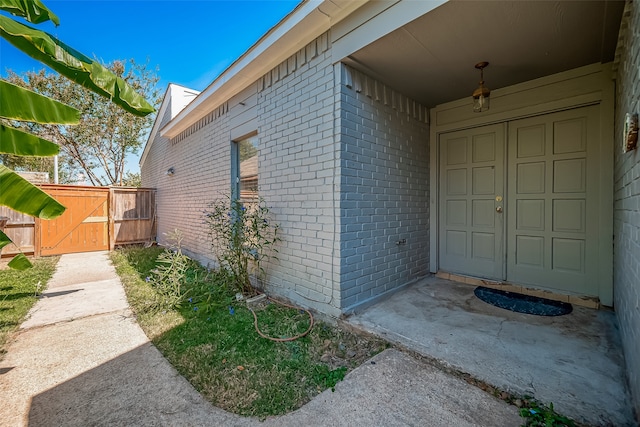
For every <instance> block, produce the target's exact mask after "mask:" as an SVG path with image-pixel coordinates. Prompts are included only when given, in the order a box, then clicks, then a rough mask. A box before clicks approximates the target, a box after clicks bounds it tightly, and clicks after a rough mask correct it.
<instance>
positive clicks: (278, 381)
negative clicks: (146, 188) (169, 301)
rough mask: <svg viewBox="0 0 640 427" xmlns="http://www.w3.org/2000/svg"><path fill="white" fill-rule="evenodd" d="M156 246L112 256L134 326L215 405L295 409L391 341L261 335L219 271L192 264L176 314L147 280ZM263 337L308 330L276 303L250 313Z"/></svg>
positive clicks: (322, 334) (261, 413) (261, 412)
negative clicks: (165, 305)
mask: <svg viewBox="0 0 640 427" xmlns="http://www.w3.org/2000/svg"><path fill="white" fill-rule="evenodd" d="M160 252H161V249H160V248H148V249H143V248H128V249H123V250H120V251H117V252H115V253H113V255H112V259H113V261H114V264H115V265H116V270H117V271H118V274H119V275H120V276H121V278H122V281H123V283H124V285H125V290H126V292H127V297H128V299H129V303H130V304H131V306H132V308H133V310H134V311H135V313H136V316H137V319H138V322H139V323H140V325H141V327H142V328H143V329H144V330H145V332H146V333H147V335H148V336H149V338H150V339H151V340H152V341H153V343H154V344H155V345H156V346H157V347H158V349H159V350H160V351H161V352H162V353H163V354H164V356H165V357H166V358H167V359H168V360H169V361H170V362H171V363H172V364H173V365H174V366H175V367H176V369H177V370H178V371H179V372H180V373H181V374H182V375H183V376H184V377H185V378H187V379H188V380H189V381H190V382H191V383H192V384H193V385H194V387H195V388H196V389H197V390H198V391H200V393H202V395H203V396H204V397H205V398H206V399H208V400H209V401H210V402H212V403H213V404H214V405H216V406H218V407H220V408H223V409H225V410H228V411H230V412H234V413H237V414H240V415H245V416H256V417H260V418H265V417H267V416H272V415H281V414H284V413H287V412H289V411H292V410H294V409H297V408H299V407H300V406H302V405H303V404H304V403H306V402H308V401H309V400H310V399H311V398H313V397H314V396H315V395H317V394H319V393H320V392H322V391H323V390H326V389H327V388H332V387H334V386H335V384H336V383H337V382H338V381H341V380H342V379H343V378H344V376H345V374H346V373H347V372H348V371H349V370H351V369H353V368H354V367H356V366H358V365H360V364H361V363H363V362H364V361H365V360H367V359H369V358H370V357H371V356H373V355H374V354H376V353H378V352H380V351H382V350H384V349H385V348H386V347H387V346H388V344H387V343H386V342H384V341H382V340H378V339H375V338H372V337H369V336H360V335H357V334H354V333H351V332H348V331H346V330H343V329H340V328H338V327H336V326H332V325H328V324H324V323H316V324H315V326H314V328H313V329H312V330H311V332H310V333H309V334H308V335H307V336H305V337H303V338H300V339H297V340H295V341H289V342H274V341H270V340H267V339H264V338H262V337H260V336H259V335H258V333H257V332H256V330H255V328H254V324H253V323H254V318H253V315H252V314H251V312H250V311H249V310H248V309H247V308H246V304H245V303H244V302H236V301H235V298H234V297H233V295H232V294H231V292H230V291H228V290H227V288H226V286H225V281H226V280H228V277H225V276H224V275H223V274H221V273H219V272H207V271H206V270H205V269H203V268H202V267H200V266H199V265H198V264H196V263H191V264H190V265H189V269H188V271H187V274H186V276H185V283H184V287H183V288H184V289H185V292H187V294H186V296H187V297H188V298H189V299H188V300H186V301H185V303H183V304H182V305H181V306H180V307H179V308H178V309H176V310H168V309H166V308H162V306H161V305H160V304H158V303H157V301H158V295H157V294H156V292H155V289H154V288H153V287H152V285H151V283H150V282H147V281H146V280H145V279H146V278H147V277H148V276H150V274H151V273H150V271H151V270H152V269H153V268H154V267H155V262H154V260H155V258H156V257H157V256H158V254H159V253H160ZM255 311H256V315H257V316H258V321H259V326H260V329H261V330H262V332H263V333H266V334H267V335H269V336H272V337H280V338H282V337H291V336H295V335H298V334H300V333H302V332H304V331H306V330H307V329H308V327H309V317H308V315H307V314H306V313H305V312H304V311H301V310H299V309H292V308H287V307H284V306H281V305H279V304H276V303H265V304H262V305H261V306H259V307H256V308H255Z"/></svg>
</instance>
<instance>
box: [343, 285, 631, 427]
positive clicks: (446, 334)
mask: <svg viewBox="0 0 640 427" xmlns="http://www.w3.org/2000/svg"><path fill="white" fill-rule="evenodd" d="M473 290H474V287H473V286H469V285H466V284H461V283H457V282H453V281H450V280H445V279H440V278H436V277H429V278H426V279H424V280H422V281H419V282H417V283H415V284H413V285H411V286H409V287H407V288H406V289H403V290H401V291H399V292H397V293H395V294H393V295H391V296H390V297H389V298H387V299H385V300H383V301H381V302H379V303H377V304H375V305H373V306H371V307H368V308H366V309H364V310H363V311H362V312H356V313H355V314H353V315H352V316H350V317H349V318H348V319H347V321H348V323H350V324H351V325H353V326H355V327H358V328H361V329H364V330H366V331H368V332H371V333H374V334H376V335H379V336H382V337H384V338H386V339H388V340H390V341H392V342H396V343H398V344H401V345H403V346H405V347H407V348H409V349H411V350H414V351H416V352H418V353H420V354H422V355H424V356H426V357H430V358H433V359H436V360H437V361H439V362H440V363H443V364H444V365H445V366H448V367H451V368H454V369H456V370H459V371H462V372H465V373H468V374H471V375H472V376H473V377H475V378H477V379H480V380H482V381H484V382H486V383H488V384H491V385H493V386H496V387H499V388H501V389H503V390H507V391H509V392H511V393H515V394H519V395H530V396H533V397H535V398H536V399H538V400H539V401H541V402H543V403H545V404H549V403H550V402H552V403H553V405H554V407H555V409H556V410H557V411H558V412H559V413H562V414H564V415H567V416H569V417H572V418H574V419H576V420H578V421H580V422H583V423H587V424H590V425H616V426H627V425H629V426H631V425H635V422H634V419H633V414H632V410H631V408H630V406H629V402H630V398H629V394H628V391H627V388H626V383H625V379H624V359H623V356H622V350H621V343H620V339H619V335H618V329H617V323H616V319H615V315H614V313H613V312H610V311H604V310H593V309H588V308H584V307H578V306H575V305H574V310H573V312H572V313H571V314H569V315H566V316H558V317H542V316H534V315H529V314H520V313H514V312H512V311H508V310H504V309H501V308H498V307H494V306H492V305H490V304H487V303H485V302H483V301H481V300H480V299H478V298H477V297H476V296H475V295H474V293H473Z"/></svg>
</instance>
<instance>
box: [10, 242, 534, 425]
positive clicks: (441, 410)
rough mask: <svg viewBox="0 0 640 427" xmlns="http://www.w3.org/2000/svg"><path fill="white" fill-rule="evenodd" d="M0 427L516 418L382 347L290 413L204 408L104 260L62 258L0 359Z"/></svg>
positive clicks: (516, 421)
mask: <svg viewBox="0 0 640 427" xmlns="http://www.w3.org/2000/svg"><path fill="white" fill-rule="evenodd" d="M0 402H1V404H0V425H2V426H27V425H28V426H52V425H55V426H87V425H136V426H146V425H154V426H158V425H160V426H218V425H225V426H249V425H259V426H300V425H307V426H321V425H330V426H359V425H385V426H405V425H430V426H474V425H477V426H497V425H500V426H516V425H520V424H521V421H522V420H521V419H520V417H519V416H518V415H517V409H516V408H515V407H512V406H509V405H507V404H506V403H504V402H502V401H500V400H498V399H495V398H494V397H493V396H490V395H488V394H486V393H484V392H482V391H481V390H479V389H477V388H475V387H473V386H471V385H469V384H467V383H466V382H464V381H462V380H460V379H458V378H455V377H453V376H450V375H447V374H445V373H443V372H441V371H439V370H438V369H436V368H434V367H433V366H431V365H428V364H425V363H423V362H420V361H417V360H415V359H413V358H412V357H410V356H408V355H406V354H404V353H402V352H399V351H396V350H392V349H390V350H386V351H384V352H383V353H380V354H379V355H377V356H376V357H374V358H373V359H372V360H371V361H370V362H367V363H365V364H364V365H362V366H361V367H359V368H357V369H355V370H354V371H353V372H351V373H350V374H349V375H347V377H346V378H345V380H344V381H342V382H341V383H339V384H338V385H337V386H336V388H335V392H331V390H326V391H325V392H323V393H321V394H320V395H318V396H316V397H315V398H314V399H313V400H312V401H311V402H309V403H308V404H307V405H305V406H303V407H302V408H300V409H299V410H297V411H295V412H292V413H290V414H287V415H285V416H281V417H273V418H269V419H267V420H265V421H259V420H257V419H254V418H245V417H240V416H237V415H234V414H230V413H228V412H225V411H223V410H221V409H219V408H216V407H214V406H212V405H211V404H210V403H209V402H207V401H205V400H204V399H203V398H202V396H201V395H200V394H199V393H198V392H197V391H196V390H195V389H194V388H193V387H192V386H191V385H190V384H189V383H188V382H187V381H186V380H185V379H184V378H183V377H182V376H180V375H179V374H178V373H177V372H176V371H175V369H174V368H173V367H172V366H171V365H170V364H169V363H168V362H167V361H166V360H165V359H164V357H162V355H161V354H160V353H159V351H158V350H157V349H156V348H155V347H154V346H153V345H152V344H151V343H150V342H149V340H148V338H147V337H146V335H145V334H144V332H143V331H142V329H140V327H139V326H138V324H137V323H136V321H135V318H134V317H133V316H132V313H131V311H130V309H129V306H128V304H127V301H126V297H125V294H124V291H123V288H122V284H121V282H120V279H119V278H118V276H117V275H116V272H115V269H114V268H113V266H112V265H111V262H110V260H109V257H108V253H107V252H92V253H82V254H70V255H63V256H62V257H61V258H60V261H59V263H58V266H57V269H56V272H55V273H54V275H53V277H52V279H51V280H50V282H49V285H48V288H47V290H46V291H45V292H44V293H43V297H42V298H41V299H40V300H39V301H38V302H37V303H36V305H35V306H34V307H33V309H32V310H31V311H30V313H29V315H28V318H27V320H26V321H25V322H24V323H23V324H22V326H21V330H20V331H19V333H18V334H17V335H16V336H15V337H14V339H13V341H12V342H11V343H10V344H9V347H8V349H7V354H6V356H5V358H4V359H3V360H1V361H0Z"/></svg>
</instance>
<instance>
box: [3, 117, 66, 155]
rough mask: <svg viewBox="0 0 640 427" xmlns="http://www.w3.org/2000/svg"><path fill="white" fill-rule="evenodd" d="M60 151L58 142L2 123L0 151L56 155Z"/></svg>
mask: <svg viewBox="0 0 640 427" xmlns="http://www.w3.org/2000/svg"><path fill="white" fill-rule="evenodd" d="M59 152H60V147H58V144H54V143H53V142H51V141H47V140H46V139H42V138H39V137H37V136H35V135H32V134H30V133H27V132H23V131H21V130H18V129H15V128H12V127H8V126H4V125H0V153H7V154H13V155H16V156H39V157H46V156H55V155H56V154H58V153H59Z"/></svg>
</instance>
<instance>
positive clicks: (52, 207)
mask: <svg viewBox="0 0 640 427" xmlns="http://www.w3.org/2000/svg"><path fill="white" fill-rule="evenodd" d="M0 183H2V191H1V192H0V205H4V206H8V207H10V208H11V209H13V210H14V211H18V212H22V213H26V214H27V215H31V216H34V217H38V218H42V219H52V218H56V217H58V216H60V215H62V213H63V212H64V211H65V209H66V208H65V207H64V206H62V205H61V204H60V203H58V202H57V201H56V200H55V199H54V198H53V197H51V196H49V195H48V194H47V193H45V192H44V191H42V190H40V189H39V188H38V187H36V186H35V185H33V184H31V183H30V182H29V181H27V180H26V179H24V178H22V177H21V176H20V175H18V174H17V173H15V172H14V171H12V170H11V169H9V168H8V167H6V166H4V165H0Z"/></svg>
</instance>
